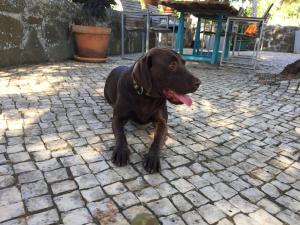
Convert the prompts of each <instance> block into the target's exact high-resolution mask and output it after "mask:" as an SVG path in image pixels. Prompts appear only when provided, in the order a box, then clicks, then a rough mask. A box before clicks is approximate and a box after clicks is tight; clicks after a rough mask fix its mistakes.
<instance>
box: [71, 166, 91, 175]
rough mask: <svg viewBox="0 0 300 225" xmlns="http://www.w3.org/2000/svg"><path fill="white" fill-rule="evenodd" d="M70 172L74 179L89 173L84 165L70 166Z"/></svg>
mask: <svg viewBox="0 0 300 225" xmlns="http://www.w3.org/2000/svg"><path fill="white" fill-rule="evenodd" d="M70 170H71V173H72V175H73V176H74V177H78V176H82V175H85V174H88V173H90V170H89V168H88V167H87V166H86V165H77V166H71V167H70Z"/></svg>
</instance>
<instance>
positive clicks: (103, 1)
mask: <svg viewBox="0 0 300 225" xmlns="http://www.w3.org/2000/svg"><path fill="white" fill-rule="evenodd" d="M72 1H73V2H74V3H77V4H79V5H80V6H81V9H82V11H81V12H80V15H77V19H76V20H75V23H79V24H84V25H97V24H99V22H100V23H101V22H103V21H105V19H106V9H110V8H111V5H115V4H116V2H115V0H72Z"/></svg>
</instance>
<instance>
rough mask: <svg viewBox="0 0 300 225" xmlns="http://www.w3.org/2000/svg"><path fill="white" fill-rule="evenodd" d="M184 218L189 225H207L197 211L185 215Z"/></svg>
mask: <svg viewBox="0 0 300 225" xmlns="http://www.w3.org/2000/svg"><path fill="white" fill-rule="evenodd" d="M182 218H183V219H184V221H185V222H186V223H187V224H188V225H207V223H206V222H205V221H204V220H203V219H202V217H201V216H200V214H199V213H198V212H197V211H195V210H193V211H190V212H187V213H184V214H183V215H182Z"/></svg>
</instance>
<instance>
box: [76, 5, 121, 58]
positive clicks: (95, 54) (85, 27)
mask: <svg viewBox="0 0 300 225" xmlns="http://www.w3.org/2000/svg"><path fill="white" fill-rule="evenodd" d="M73 2H75V3H77V4H78V5H79V6H80V7H81V10H80V11H79V14H77V15H76V18H75V19H74V23H75V24H74V25H72V32H73V33H74V36H75V43H76V50H77V51H76V54H75V55H74V58H75V59H76V60H80V61H85V62H105V61H106V59H107V57H106V55H107V49H108V43H109V37H110V34H111V28H110V27H109V23H108V21H106V18H107V15H106V10H107V9H109V8H110V6H111V5H114V4H116V3H115V0H73Z"/></svg>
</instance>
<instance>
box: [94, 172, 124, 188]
mask: <svg viewBox="0 0 300 225" xmlns="http://www.w3.org/2000/svg"><path fill="white" fill-rule="evenodd" d="M96 178H97V180H98V181H99V183H100V184H101V185H102V186H104V185H107V184H111V183H115V182H117V181H120V180H122V177H120V176H119V175H118V174H117V173H116V172H115V171H114V170H111V169H110V170H105V171H103V172H101V173H98V174H97V175H96Z"/></svg>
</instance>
